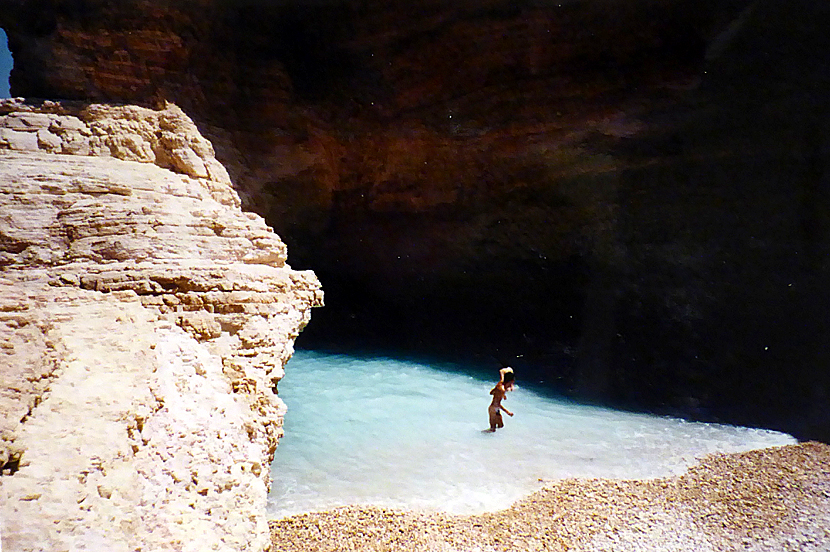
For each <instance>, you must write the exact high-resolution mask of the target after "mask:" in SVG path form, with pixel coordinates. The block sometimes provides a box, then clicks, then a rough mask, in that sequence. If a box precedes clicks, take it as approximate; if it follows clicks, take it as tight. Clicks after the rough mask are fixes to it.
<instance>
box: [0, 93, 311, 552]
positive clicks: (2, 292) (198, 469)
mask: <svg viewBox="0 0 830 552" xmlns="http://www.w3.org/2000/svg"><path fill="white" fill-rule="evenodd" d="M38 109H40V110H41V111H42V112H38ZM162 127H163V128H164V132H167V133H172V134H175V132H176V131H177V130H182V131H183V132H184V133H185V134H184V135H185V139H183V140H178V139H177V140H176V141H169V140H168V141H165V140H160V139H158V138H154V136H155V133H156V132H157V131H161V130H162ZM11 133H15V134H11ZM44 133H48V136H47V135H46V134H44ZM8 136H12V138H13V140H12V141H9V139H8V138H7V137H8ZM20 136H24V137H31V138H32V139H33V140H34V143H35V144H36V145H37V147H36V148H33V149H32V148H29V149H26V148H22V147H21V146H20V141H19V140H20ZM53 137H54V138H53ZM55 139H58V140H60V144H61V146H60V148H58V147H57V144H58V142H56V141H55ZM4 140H5V141H4ZM15 141H16V142H15ZM12 142H14V143H15V144H17V145H16V146H14V147H12V146H11V144H12ZM174 142H175V144H176V145H177V148H178V149H184V150H187V151H189V152H191V153H188V154H187V156H188V158H189V159H191V160H192V161H193V163H194V166H195V167H196V168H193V167H190V168H188V167H187V166H184V165H176V164H175V163H172V162H171V161H170V160H171V159H172V158H173V155H174V154H173V153H172V152H173V149H166V148H167V147H168V146H169V145H170V144H172V143H174ZM113 144H116V145H117V147H113ZM76 146H77V147H76ZM104 146H106V147H104ZM27 147H28V146H27ZM58 152H60V154H59V153H58ZM212 152H213V150H212V147H210V144H209V142H207V141H206V140H204V139H203V138H201V136H199V135H198V132H196V130H195V126H194V125H193V123H192V122H190V120H189V119H187V117H186V116H185V115H184V114H183V113H182V112H181V110H179V109H178V108H175V107H174V106H168V107H167V108H166V109H165V110H163V111H153V110H147V109H144V108H138V107H133V106H118V107H109V106H83V105H80V104H72V105H68V106H64V105H61V104H57V103H50V102H46V103H44V104H43V106H40V107H39V108H35V107H32V106H25V105H23V104H22V103H20V102H19V101H15V100H12V101H5V102H0V266H2V267H3V269H2V272H0V412H2V416H0V466H5V471H4V473H5V474H4V475H2V476H0V524H2V535H3V539H4V540H3V545H4V546H5V547H6V548H8V549H9V550H21V551H24V550H73V549H83V548H86V549H92V550H125V551H126V550H130V551H132V550H138V549H141V550H194V551H197V550H198V551H202V550H246V551H256V552H258V551H260V550H266V549H268V548H269V546H270V537H269V534H268V527H267V521H266V517H265V507H266V498H267V492H268V488H269V484H270V480H269V477H270V475H269V470H268V465H269V464H270V461H271V459H272V458H273V453H274V449H275V447H276V445H277V440H278V439H279V437H280V436H281V435H282V416H283V414H284V411H285V405H284V404H283V402H282V401H281V400H280V399H279V398H278V397H277V396H276V394H275V391H276V384H277V382H278V381H279V379H280V378H281V377H282V375H283V373H284V368H283V367H284V364H285V362H287V360H288V359H289V358H290V356H291V354H292V352H293V340H294V338H295V337H296V336H297V334H298V333H299V332H300V331H301V329H302V328H303V327H304V326H305V324H306V323H308V321H309V316H310V309H311V308H312V307H314V306H318V305H321V304H322V292H321V290H320V286H319V282H318V281H317V279H316V277H315V276H314V274H313V273H311V272H308V271H294V270H292V269H291V268H290V267H289V266H288V265H287V264H286V251H285V246H284V244H283V243H282V242H281V240H280V239H279V237H277V236H276V235H274V234H273V232H272V231H271V229H270V228H268V226H267V225H266V224H265V223H264V221H263V220H262V219H261V218H259V217H257V216H256V215H253V214H251V213H243V212H241V211H240V209H239V207H238V205H239V202H238V197H237V196H236V193H235V192H234V191H233V188H232V187H231V185H230V180H229V179H228V178H227V172H226V171H224V169H223V168H221V165H219V164H218V162H216V160H215V159H214V158H213V157H212ZM72 153H75V154H72ZM193 155H195V156H196V157H193ZM165 156H166V157H165ZM196 158H198V159H199V160H201V163H202V167H203V168H205V170H203V171H200V170H199V168H198V164H197V163H196V162H195V159H196ZM199 175H203V176H199ZM14 470H16V471H14ZM12 471H14V473H13V474H12V473H11V472H12Z"/></svg>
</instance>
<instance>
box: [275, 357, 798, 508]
mask: <svg viewBox="0 0 830 552" xmlns="http://www.w3.org/2000/svg"><path fill="white" fill-rule="evenodd" d="M497 368H498V367H491V369H489V370H486V371H485V370H483V369H482V368H481V367H476V366H463V365H457V364H440V365H433V364H427V363H422V362H416V361H408V360H396V359H392V358H385V357H365V356H350V355H342V354H328V353H320V352H312V351H297V352H296V353H295V354H294V356H293V358H292V359H291V361H290V362H289V363H288V365H287V366H286V376H285V378H283V380H282V381H281V382H280V384H279V394H280V397H281V398H282V399H283V400H284V401H285V402H286V403H287V405H288V412H287V414H286V416H285V436H284V437H283V438H282V439H281V440H280V443H279V446H278V447H277V451H276V454H275V458H274V462H273V464H272V468H271V475H272V488H271V493H270V495H269V506H268V509H269V514H270V516H271V517H272V518H280V517H285V516H289V515H293V514H298V513H303V512H311V511H320V510H326V509H331V508H335V507H340V506H346V505H350V504H361V505H375V506H382V507H390V508H398V509H424V510H432V511H435V510H438V511H444V512H448V513H456V514H473V513H479V512H484V511H493V510H498V509H502V508H506V507H508V506H510V504H512V503H513V502H515V501H516V500H518V499H520V498H522V497H523V496H525V495H527V494H529V493H531V492H533V491H535V490H537V489H539V488H540V487H541V486H542V484H543V482H544V481H545V480H553V479H562V478H570V477H580V478H592V477H602V478H621V479H643V478H654V477H665V476H670V475H676V474H680V473H682V472H683V471H685V469H686V468H687V467H688V466H690V465H692V464H694V463H695V462H696V459H697V458H700V457H701V456H704V455H706V454H710V453H715V452H727V453H728V452H740V451H746V450H751V449H756V448H765V447H771V446H779V445H786V444H791V443H795V442H796V441H795V439H794V438H792V437H790V436H789V435H785V434H782V433H777V432H773V431H769V430H762V429H750V428H743V427H735V426H729V425H718V424H705V423H692V422H687V421H684V420H680V419H676V418H666V417H657V416H650V415H646V414H636V413H630V412H620V411H614V410H610V409H605V408H598V407H594V406H586V405H580V404H576V403H573V402H570V401H567V400H563V399H558V398H555V397H551V396H550V395H549V394H547V393H546V392H545V391H544V390H543V389H540V388H537V387H534V386H533V385H531V384H527V383H523V382H522V379H521V376H522V375H521V373H518V374H517V381H518V387H517V389H516V390H515V391H513V392H512V393H510V394H509V395H508V399H507V402H506V403H505V405H506V406H507V408H508V409H509V410H511V411H513V412H514V413H515V416H514V417H512V418H511V417H508V416H505V417H504V418H505V428H504V429H502V430H499V431H498V432H496V433H495V434H491V433H482V430H483V429H486V428H487V427H488V424H487V406H488V404H489V402H490V400H489V399H490V396H489V391H490V389H491V388H492V386H493V384H494V381H495V379H497V378H498V374H497Z"/></svg>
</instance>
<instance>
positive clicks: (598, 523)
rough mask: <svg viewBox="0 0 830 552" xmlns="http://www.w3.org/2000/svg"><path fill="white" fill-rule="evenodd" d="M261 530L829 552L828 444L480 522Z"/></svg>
mask: <svg viewBox="0 0 830 552" xmlns="http://www.w3.org/2000/svg"><path fill="white" fill-rule="evenodd" d="M270 527H271V539H272V543H273V552H280V551H318V550H319V551H327V550H331V551H338V552H340V551H344V550H367V551H418V552H422V551H423V552H426V551H430V552H438V551H440V552H456V551H457V552H473V551H476V552H495V551H528V550H551V551H564V550H567V551H580V552H596V551H607V552H625V551H649V552H652V551H654V552H658V551H659V552H709V551H732V550H735V551H737V550H741V551H770V552H772V551H775V552H790V551H792V552H796V551H798V552H803V551H808V552H812V551H816V552H830V445H826V444H822V443H816V442H808V443H801V444H798V445H790V446H785V447H776V448H770V449H763V450H756V451H750V452H745V453H739V454H718V455H712V456H708V457H706V458H705V459H703V460H702V461H701V462H700V463H699V464H698V465H696V466H694V467H692V468H690V469H689V470H688V471H687V472H686V473H685V474H684V475H682V476H678V477H670V478H665V479H650V480H604V479H568V480H563V481H555V482H550V484H548V485H546V486H545V488H543V489H542V490H540V491H539V492H536V493H534V494H532V495H530V496H528V497H527V498H525V499H523V500H521V501H519V502H517V503H516V504H514V505H513V506H511V507H510V508H508V509H506V510H502V511H499V512H492V513H485V514H481V515H473V516H453V515H449V514H442V513H433V512H410V511H397V510H389V509H383V508H370V507H356V506H351V507H346V508H339V509H335V510H332V511H328V512H318V513H310V514H301V515H296V516H292V517H288V518H285V519H281V520H274V521H271V522H270Z"/></svg>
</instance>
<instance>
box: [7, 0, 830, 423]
mask: <svg viewBox="0 0 830 552" xmlns="http://www.w3.org/2000/svg"><path fill="white" fill-rule="evenodd" d="M6 5H7V7H6V6H4V10H3V11H2V12H0V26H3V28H5V29H6V31H7V32H8V35H9V41H10V47H11V50H12V52H13V54H14V56H15V68H14V70H13V72H12V75H11V87H12V93H13V94H16V95H21V96H29V97H65V98H76V99H94V100H96V101H122V102H139V103H154V102H161V101H163V100H170V101H173V102H175V103H177V104H178V105H181V106H182V107H183V108H184V109H185V110H186V111H187V112H188V113H190V114H192V115H193V116H194V118H195V120H196V122H197V124H198V125H199V127H200V129H201V130H202V131H203V132H204V134H205V136H207V137H208V138H209V139H210V140H211V142H212V143H213V144H214V146H215V148H216V152H217V157H218V158H219V159H220V160H221V161H222V162H223V164H225V166H226V167H227V169H228V171H229V173H230V174H231V176H232V177H233V179H234V182H235V184H236V185H237V187H238V190H239V193H240V196H241V199H242V201H243V204H244V205H245V206H246V207H248V208H250V209H252V210H255V211H256V212H257V213H259V214H261V215H262V216H264V217H265V218H266V220H267V221H268V223H269V224H270V225H272V226H273V227H274V228H275V229H276V230H277V232H278V233H279V234H280V236H282V237H283V238H284V239H285V240H286V241H287V243H289V244H290V245H291V247H292V256H293V257H292V259H293V261H294V262H295V264H296V263H299V264H297V266H307V267H313V268H314V270H315V271H316V273H317V274H318V275H319V276H320V277H321V279H322V280H323V282H325V284H326V288H327V292H328V297H329V301H328V307H327V309H325V311H324V312H322V313H321V316H319V317H317V318H316V320H315V324H314V326H312V328H310V331H309V332H308V333H307V334H306V335H305V336H304V339H310V340H316V341H315V342H316V343H331V342H335V343H337V342H343V341H344V340H349V339H353V340H356V341H359V342H361V343H365V342H366V341H372V340H374V341H375V342H376V343H383V344H388V343H394V344H396V345H403V346H407V347H411V348H418V349H424V348H428V347H436V346H437V347H442V348H443V349H444V350H450V351H452V352H457V351H458V350H459V349H464V348H466V349H468V350H472V351H475V352H477V353H484V354H488V355H489V354H491V353H492V354H495V355H496V356H500V357H502V359H503V360H506V361H509V362H511V363H513V364H516V365H517V367H518V368H519V369H520V370H521V373H523V374H525V377H528V378H530V377H536V376H538V379H544V380H545V381H547V382H551V381H555V382H558V383H557V386H558V388H559V390H561V391H564V392H568V393H573V394H575V395H578V396H581V397H587V398H591V399H595V400H600V401H607V402H613V403H616V404H625V405H627V406H635V407H638V408H650V409H656V410H660V411H663V412H667V411H668V412H674V413H678V412H679V413H682V414H685V415H689V416H694V417H700V418H707V419H719V420H730V421H736V422H740V423H749V424H762V425H767V426H773V427H776V428H779V429H785V430H787V431H791V432H794V433H796V434H798V435H800V436H803V437H812V438H822V439H830V433H828V431H830V430H828V429H827V428H829V427H830V421H829V420H828V419H827V414H826V413H825V412H826V409H825V408H824V405H825V403H826V401H827V399H828V397H830V376H828V372H827V370H826V369H825V368H826V366H827V363H828V361H830V358H828V353H827V348H826V346H825V343H826V342H827V340H828V337H827V336H828V334H830V325H828V324H830V322H828V320H829V319H828V317H827V316H826V312H827V310H828V309H829V308H830V291H828V287H827V286H826V285H825V282H826V281H827V280H828V277H830V274H828V271H829V270H830V266H828V263H827V261H826V259H827V254H828V252H830V222H829V221H828V218H827V216H826V213H827V212H830V193H828V182H827V179H828V170H827V167H828V147H827V144H828V143H829V139H830V137H828V130H827V129H828V128H830V126H828V125H827V124H826V123H827V120H828V117H829V116H830V115H828V114H830V100H828V98H830V78H828V75H830V68H828V62H827V56H826V55H824V52H826V51H828V49H830V43H828V41H830V39H828V36H830V35H828V34H827V33H826V31H825V29H826V28H827V26H828V24H830V10H828V8H827V6H826V5H825V4H824V3H820V2H813V1H809V0H797V1H796V2H795V3H789V4H787V5H784V4H783V3H781V2H778V1H776V0H730V1H714V0H711V1H710V0H703V1H701V0H669V1H664V2H652V1H650V0H569V1H559V0H556V1H550V2H548V1H545V0H532V1H530V0H528V1H519V2H515V1H511V2H507V1H502V0H488V1H475V2H473V1H469V2H468V1H463V0H462V1H453V2H450V1H446V0H421V1H416V2H404V1H393V2H378V1H375V0H363V1H359V2H345V1H340V0H331V1H328V0H321V1H304V0H296V1H286V2H267V1H257V0H251V1H247V2H225V1H223V0H183V1H182V2H165V1H161V0H159V1H153V0H150V1H147V0H142V1H137V0H136V1H124V2H106V1H104V0H73V1H71V2H70V1H55V2H51V3H50V4H49V8H48V9H46V8H45V7H44V3H42V2H40V1H36V0H8V1H7V2H6ZM33 140H34V138H33V137H31V136H30V137H29V146H31V145H32V144H33ZM21 147H22V146H21ZM519 355H521V357H520V358H514V357H518V356H519ZM533 371H535V373H533ZM794 397H795V398H796V399H795V400H794V399H793V398H794Z"/></svg>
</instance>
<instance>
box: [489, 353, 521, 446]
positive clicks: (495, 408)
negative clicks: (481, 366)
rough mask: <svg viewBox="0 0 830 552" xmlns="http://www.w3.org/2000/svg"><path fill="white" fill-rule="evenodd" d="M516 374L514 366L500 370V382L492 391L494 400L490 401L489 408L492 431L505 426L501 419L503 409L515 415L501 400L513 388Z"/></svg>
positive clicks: (509, 414) (508, 413)
mask: <svg viewBox="0 0 830 552" xmlns="http://www.w3.org/2000/svg"><path fill="white" fill-rule="evenodd" d="M515 380H516V376H515V374H513V368H509V367H507V368H502V369H501V370H499V382H498V383H497V384H496V386H495V387H494V388H493V389H492V391H490V394H491V395H493V402H491V403H490V408H488V409H487V411H488V413H489V414H490V430H489V431H490V432H494V431H496V429H497V428H500V427H504V421H503V420H502V419H501V411H502V410H504V412H505V413H506V414H507V415H508V416H513V413H512V412H510V411H509V410H507V409H506V408H505V407H504V406H502V404H501V401H502V400H504V399H505V398H506V397H507V392H508V391H512V390H513V384H514V383H515Z"/></svg>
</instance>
